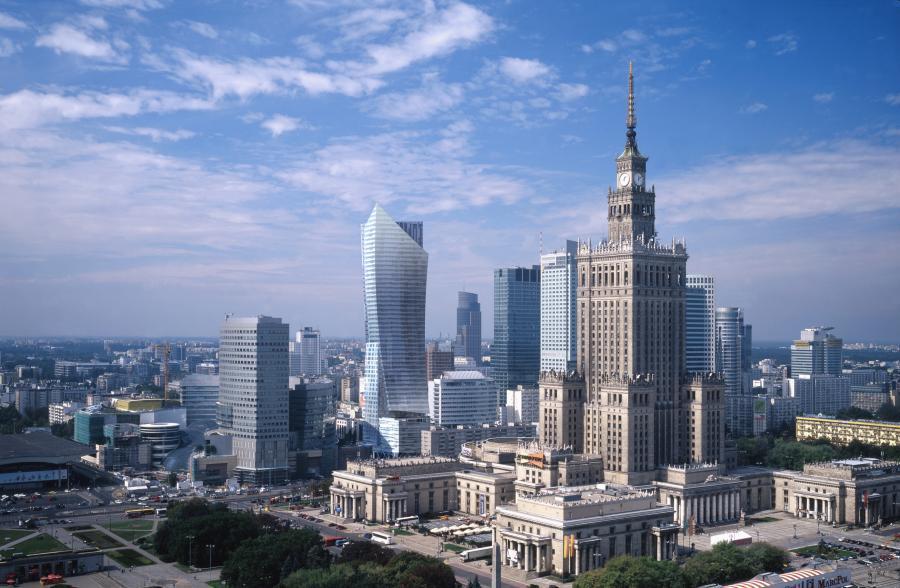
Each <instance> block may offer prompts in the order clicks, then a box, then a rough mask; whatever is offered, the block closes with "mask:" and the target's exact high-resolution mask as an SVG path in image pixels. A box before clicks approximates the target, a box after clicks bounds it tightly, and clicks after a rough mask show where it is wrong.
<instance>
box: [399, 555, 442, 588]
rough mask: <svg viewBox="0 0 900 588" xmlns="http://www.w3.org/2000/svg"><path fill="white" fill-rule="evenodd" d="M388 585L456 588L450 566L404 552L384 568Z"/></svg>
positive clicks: (437, 560) (418, 587) (414, 587)
mask: <svg viewBox="0 0 900 588" xmlns="http://www.w3.org/2000/svg"><path fill="white" fill-rule="evenodd" d="M384 571H385V576H386V578H387V579H388V582H389V583H388V584H386V585H394V584H396V585H397V586H399V587H400V588H420V587H421V588H456V577H455V576H454V574H453V570H452V569H450V566H448V565H447V564H445V563H444V562H442V561H441V560H439V559H435V558H433V557H429V556H427V555H422V554H420V553H415V552H413V551H404V552H403V553H401V554H399V555H397V556H395V557H394V558H393V559H392V560H391V561H390V563H389V564H388V565H387V566H385V568H384Z"/></svg>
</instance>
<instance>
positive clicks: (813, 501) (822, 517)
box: [794, 494, 834, 523]
mask: <svg viewBox="0 0 900 588" xmlns="http://www.w3.org/2000/svg"><path fill="white" fill-rule="evenodd" d="M794 500H795V503H794V516H796V517H798V518H804V519H815V520H818V521H825V522H828V523H830V522H833V521H834V504H833V502H834V497H832V496H822V497H818V496H801V495H799V494H797V495H795V496H794Z"/></svg>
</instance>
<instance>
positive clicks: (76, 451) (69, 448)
mask: <svg viewBox="0 0 900 588" xmlns="http://www.w3.org/2000/svg"><path fill="white" fill-rule="evenodd" d="M90 453H94V451H93V449H92V448H91V447H88V446H87V445H82V444H81V443H76V442H74V441H69V440H68V439H65V438H63V437H57V436H56V435H51V434H50V433H43V432H35V433H24V434H19V435H0V466H2V465H10V464H15V463H27V462H38V463H40V462H46V463H55V464H62V463H66V462H67V461H77V460H78V459H80V457H81V456H82V455H87V454H90Z"/></svg>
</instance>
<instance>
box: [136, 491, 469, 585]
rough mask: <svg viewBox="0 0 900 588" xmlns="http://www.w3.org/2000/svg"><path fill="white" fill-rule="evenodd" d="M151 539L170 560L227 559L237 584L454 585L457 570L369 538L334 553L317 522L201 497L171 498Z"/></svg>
mask: <svg viewBox="0 0 900 588" xmlns="http://www.w3.org/2000/svg"><path fill="white" fill-rule="evenodd" d="M153 544H154V547H155V549H156V551H157V553H158V554H159V556H160V558H161V559H163V560H164V561H178V562H180V563H183V564H188V563H192V564H193V565H198V566H201V567H205V566H207V565H213V566H219V565H221V566H222V574H221V579H222V580H223V581H225V582H226V583H227V585H228V586H236V587H238V588H250V587H253V588H268V587H275V586H279V587H283V588H329V587H332V586H333V587H344V586H353V587H354V588H368V587H372V588H374V587H376V586H378V587H381V586H397V587H399V588H430V587H434V588H455V586H456V580H455V578H454V576H453V571H452V570H451V569H450V568H449V567H448V566H447V565H446V564H444V563H443V562H441V561H440V560H438V559H435V558H432V557H428V556H425V555H421V554H418V553H413V552H404V553H401V554H395V552H394V551H393V550H391V549H387V548H384V547H382V546H380V545H377V544H375V543H371V542H368V541H363V542H351V543H349V544H347V545H346V546H345V547H344V548H343V550H342V552H341V555H340V557H339V558H337V559H336V560H335V561H332V557H331V554H330V553H329V552H328V551H327V550H326V549H325V547H324V544H323V540H322V536H321V535H319V534H318V533H317V532H316V531H314V530H312V529H299V530H297V529H290V528H286V527H284V526H283V524H282V523H281V521H280V520H278V519H277V518H275V517H272V516H271V515H267V514H261V515H257V514H254V513H251V512H237V511H231V510H229V509H228V507H227V506H226V505H224V504H213V503H209V502H207V501H205V500H202V499H199V498H198V499H192V500H187V501H182V502H178V503H175V504H172V505H171V506H170V507H169V510H168V517H167V520H166V521H165V522H164V523H162V525H160V527H159V530H158V531H157V532H156V535H155V536H154V537H153ZM210 546H212V547H210Z"/></svg>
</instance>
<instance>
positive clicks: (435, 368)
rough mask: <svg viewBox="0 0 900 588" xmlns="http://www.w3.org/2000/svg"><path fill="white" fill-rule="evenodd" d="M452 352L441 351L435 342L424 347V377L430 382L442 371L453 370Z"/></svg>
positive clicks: (439, 375)
mask: <svg viewBox="0 0 900 588" xmlns="http://www.w3.org/2000/svg"><path fill="white" fill-rule="evenodd" d="M453 365H454V361H453V352H452V351H442V350H441V348H440V347H439V346H438V345H437V343H429V344H428V347H427V348H426V349H425V379H426V380H428V382H431V381H432V380H434V379H435V378H440V377H441V375H442V374H443V373H444V372H449V371H453Z"/></svg>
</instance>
